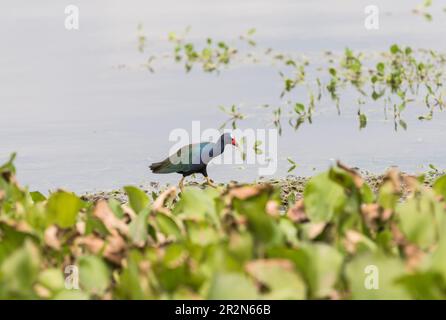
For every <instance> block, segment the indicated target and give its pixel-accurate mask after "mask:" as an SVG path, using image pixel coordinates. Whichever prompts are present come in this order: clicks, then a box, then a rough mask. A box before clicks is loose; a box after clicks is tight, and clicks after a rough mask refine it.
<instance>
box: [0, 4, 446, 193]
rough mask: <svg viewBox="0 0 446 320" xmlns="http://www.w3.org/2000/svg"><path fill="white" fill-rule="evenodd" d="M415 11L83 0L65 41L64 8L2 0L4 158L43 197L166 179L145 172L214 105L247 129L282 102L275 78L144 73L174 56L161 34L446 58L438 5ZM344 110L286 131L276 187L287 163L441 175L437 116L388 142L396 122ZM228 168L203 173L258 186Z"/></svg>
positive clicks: (160, 70) (213, 116)
mask: <svg viewBox="0 0 446 320" xmlns="http://www.w3.org/2000/svg"><path fill="white" fill-rule="evenodd" d="M419 2H420V1H418V0H415V1H408V0H398V1H384V0H380V1H374V4H376V5H378V6H379V7H380V9H381V20H380V22H381V28H380V30H378V31H367V30H366V29H365V28H364V27H363V20H364V17H365V15H364V12H363V11H364V7H365V6H366V5H369V4H370V3H369V1H363V0H350V1H347V0H315V1H304V0H301V1H291V0H290V1H285V0H280V1H264V0H258V1H253V0H249V1H243V2H242V1H235V0H229V1H219V2H215V1H212V2H211V1H204V0H203V1H197V0H195V1H187V2H186V1H181V0H178V1H171V0H169V1H143V0H140V1H136V0H131V1H125V2H124V1H105V0H103V1H94V2H93V1H87V0H82V1H76V3H73V4H76V5H78V6H79V9H80V30H78V31H67V30H66V29H65V28H64V19H65V14H64V8H65V6H66V5H67V4H71V2H70V3H68V2H65V1H56V0H53V1H48V0H42V1H24V0H14V1H12V0H2V1H1V3H0V21H1V22H0V26H1V28H0V39H1V47H0V49H1V54H0V70H1V72H0V108H1V109H0V110H1V116H0V138H1V140H0V141H1V142H0V160H2V161H3V160H4V159H6V158H7V156H8V155H9V154H10V153H11V152H13V151H16V152H18V160H17V166H18V171H19V179H20V181H21V182H22V183H24V184H28V185H30V187H31V188H32V189H39V190H42V191H46V190H48V189H54V188H56V187H66V188H68V189H71V190H75V191H79V192H82V191H87V190H89V191H91V190H98V189H111V188H116V187H119V186H122V185H124V184H129V183H131V184H143V183H147V182H150V181H161V182H175V181H177V178H178V177H177V176H176V175H168V176H156V175H153V174H152V173H150V172H149V171H148V169H147V166H148V164H149V163H150V162H152V161H156V160H160V159H162V158H164V157H165V156H166V155H167V152H168V150H169V148H170V146H171V144H172V143H171V142H169V141H168V136H169V132H170V131H171V130H172V129H175V128H185V129H189V128H190V127H191V121H193V120H201V121H202V126H203V127H206V126H207V127H219V126H220V124H221V123H222V122H223V121H224V120H225V115H224V114H222V113H221V112H220V111H219V110H218V108H217V106H218V105H226V106H229V105H231V104H234V103H235V104H242V105H243V106H245V107H246V112H247V113H248V114H249V115H250V117H249V118H248V119H247V120H246V121H245V122H241V123H240V124H241V127H242V128H247V127H255V128H265V127H266V125H267V124H268V123H269V120H268V118H267V116H268V115H269V114H268V113H267V112H265V111H263V114H264V115H263V116H261V115H258V114H257V113H256V112H257V111H256V110H258V109H256V108H255V106H257V105H260V104H264V103H271V104H277V103H279V102H280V99H279V94H280V91H281V83H280V78H279V77H278V75H277V71H276V70H275V69H274V68H271V67H269V66H253V65H243V64H235V65H234V66H232V67H229V68H228V70H223V72H222V73H221V74H220V75H216V74H204V73H202V72H200V71H198V70H196V71H194V72H192V73H190V74H185V73H184V71H183V68H182V67H181V66H180V65H175V64H174V63H173V62H170V63H169V62H168V61H167V60H165V61H163V62H160V63H159V64H158V65H157V64H156V63H155V68H156V73H155V74H151V73H149V72H148V71H147V70H146V69H144V68H143V67H141V64H142V63H144V62H145V61H146V58H147V57H148V56H149V55H151V54H159V53H165V52H168V51H170V48H171V46H170V45H169V44H168V43H167V41H166V35H167V33H168V32H169V31H181V30H183V29H184V28H185V27H186V26H191V27H192V30H191V33H190V38H191V39H192V40H200V39H205V38H206V37H208V36H211V37H214V38H219V39H224V40H228V41H230V39H234V38H237V36H238V35H239V34H241V33H242V32H244V31H245V30H248V29H249V28H252V27H255V28H256V29H257V34H256V35H255V40H256V41H257V42H258V43H259V45H261V46H263V47H273V48H274V49H276V50H283V51H291V52H294V53H299V54H305V55H307V56H309V57H310V58H311V57H314V56H317V55H319V54H320V53H321V52H323V51H325V50H332V51H342V50H343V49H344V48H345V47H346V46H348V47H350V48H352V49H354V50H365V51H370V52H372V51H379V50H387V48H388V47H389V46H390V45H391V44H392V43H400V44H404V45H410V46H412V47H415V48H417V47H420V48H421V47H425V48H433V49H436V50H445V49H446V42H444V41H443V39H444V30H445V29H446V19H445V17H446V14H445V13H443V12H442V10H441V5H442V4H444V3H442V1H438V2H436V7H434V8H433V9H432V12H433V14H434V20H433V22H431V23H429V22H426V21H425V20H424V19H423V18H422V17H418V16H414V15H413V14H412V13H411V10H412V8H414V7H415V6H416V4H418V3H419ZM443 2H444V1H443ZM444 6H446V4H444ZM138 23H142V24H143V26H144V33H145V35H146V36H147V47H146V51H145V52H144V53H143V54H142V53H140V52H138V50H137V24H138ZM120 65H124V66H125V67H123V68H119V67H118V66H120ZM343 102H345V105H343V115H342V116H340V117H338V116H337V115H336V111H335V108H334V106H333V105H330V103H325V104H324V105H323V106H319V107H318V108H319V110H322V111H321V114H320V115H318V116H317V117H315V119H314V120H315V121H314V124H313V125H311V126H308V125H304V126H303V127H302V128H300V129H299V131H298V132H297V133H294V132H292V130H290V129H289V128H288V126H287V124H286V120H285V123H284V124H283V127H284V135H283V137H282V138H281V139H280V140H279V154H278V157H279V170H278V172H277V173H276V175H275V176H277V177H283V176H285V175H286V171H287V169H288V167H289V165H288V163H287V161H286V158H287V157H288V156H290V157H292V158H293V159H294V160H295V161H296V162H297V163H298V164H299V167H298V168H297V169H296V170H295V171H294V172H293V173H294V174H298V175H309V174H313V173H314V172H315V171H319V170H323V169H325V168H326V167H327V165H329V164H330V161H331V160H330V159H341V160H342V161H344V162H346V163H348V164H351V165H354V166H358V167H361V168H364V169H367V170H370V171H376V172H380V171H382V170H384V169H385V168H387V167H388V166H390V165H398V166H400V167H401V168H402V169H404V170H407V171H410V172H418V171H422V170H423V168H426V166H427V165H428V164H430V163H432V164H434V165H436V166H438V167H439V168H445V167H446V164H445V160H444V159H445V158H446V150H445V148H444V147H443V146H444V141H445V138H444V133H445V125H446V122H445V120H446V114H436V116H435V119H434V120H433V121H431V122H420V121H418V120H416V116H417V115H419V114H420V110H422V106H419V109H420V110H408V111H407V112H406V113H405V115H406V116H405V120H406V122H407V123H408V125H409V130H408V131H402V130H400V131H398V132H394V130H393V124H392V122H391V121H388V122H385V121H382V120H383V116H382V114H381V113H382V108H381V107H379V108H375V107H374V106H368V107H367V108H365V109H364V111H367V112H368V116H369V124H368V127H367V129H366V130H363V131H358V120H357V117H356V107H355V105H353V104H354V103H355V101H353V98H352V107H351V108H349V101H348V97H347V100H345V99H343ZM421 113H422V111H421ZM237 167H238V166H216V165H215V166H210V168H209V174H210V175H211V176H212V177H213V179H214V180H217V181H227V180H231V179H236V180H246V181H252V180H254V179H256V178H257V170H256V168H255V167H249V168H247V169H245V170H239V169H237Z"/></svg>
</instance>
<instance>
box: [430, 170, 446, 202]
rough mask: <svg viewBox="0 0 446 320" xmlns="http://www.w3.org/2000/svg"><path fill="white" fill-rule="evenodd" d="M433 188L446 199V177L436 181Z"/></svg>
mask: <svg viewBox="0 0 446 320" xmlns="http://www.w3.org/2000/svg"><path fill="white" fill-rule="evenodd" d="M432 188H433V189H434V191H435V192H436V193H437V194H439V195H441V196H443V198H444V199H446V175H444V176H441V177H439V178H438V179H437V180H435V182H434V184H433V186H432Z"/></svg>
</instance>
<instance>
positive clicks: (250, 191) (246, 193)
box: [229, 184, 271, 200]
mask: <svg viewBox="0 0 446 320" xmlns="http://www.w3.org/2000/svg"><path fill="white" fill-rule="evenodd" d="M269 189H271V186H270V185H267V184H258V185H255V186H243V187H237V188H234V189H231V190H229V195H230V196H231V197H233V198H237V199H240V200H246V199H248V198H251V197H254V196H256V195H258V194H259V193H261V192H262V191H264V190H269Z"/></svg>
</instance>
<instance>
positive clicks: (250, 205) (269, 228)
mask: <svg viewBox="0 0 446 320" xmlns="http://www.w3.org/2000/svg"><path fill="white" fill-rule="evenodd" d="M268 200H269V195H268V193H266V192H263V193H261V194H259V195H257V196H254V197H250V198H248V199H244V200H241V199H234V202H233V203H234V208H235V210H236V211H237V212H239V213H240V214H242V215H244V216H245V217H246V218H247V219H248V229H249V230H250V231H252V232H253V233H254V236H255V237H256V238H257V239H258V240H260V241H262V242H265V243H268V244H270V245H272V244H277V243H280V242H281V241H282V240H283V234H282V233H281V232H280V229H279V227H278V225H277V223H276V222H275V220H274V218H273V217H271V216H270V215H269V214H267V213H266V211H265V210H266V203H267V202H268Z"/></svg>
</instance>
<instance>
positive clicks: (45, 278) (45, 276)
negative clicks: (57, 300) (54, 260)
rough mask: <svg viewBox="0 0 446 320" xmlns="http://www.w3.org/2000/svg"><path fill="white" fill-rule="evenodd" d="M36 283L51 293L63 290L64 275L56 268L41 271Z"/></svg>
mask: <svg viewBox="0 0 446 320" xmlns="http://www.w3.org/2000/svg"><path fill="white" fill-rule="evenodd" d="M38 282H39V283H40V284H41V285H43V286H44V287H45V288H47V289H48V290H50V291H51V292H53V293H56V292H58V291H61V290H63V289H64V288H65V280H64V275H63V273H62V271H61V270H60V269H56V268H51V269H46V270H43V271H42V272H41V273H40V274H39V278H38Z"/></svg>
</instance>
